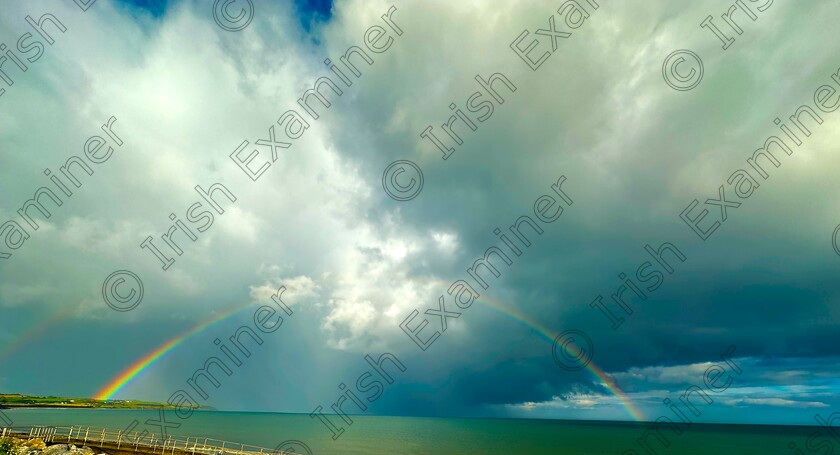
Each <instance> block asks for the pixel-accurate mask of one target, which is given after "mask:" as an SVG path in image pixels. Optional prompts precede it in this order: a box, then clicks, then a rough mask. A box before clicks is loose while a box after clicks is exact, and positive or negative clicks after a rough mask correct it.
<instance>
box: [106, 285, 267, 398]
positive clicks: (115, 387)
mask: <svg viewBox="0 0 840 455" xmlns="http://www.w3.org/2000/svg"><path fill="white" fill-rule="evenodd" d="M251 305H254V302H253V301H250V302H248V303H246V304H242V305H238V306H235V307H232V308H230V309H228V310H226V311H224V312H222V313H219V314H216V315H214V316H213V317H211V318H209V319H207V320H206V321H204V322H202V323H201V324H199V325H197V326H195V327H193V328H191V329H189V330H187V331H186V332H183V333H181V334H180V335H178V336H176V337H175V338H172V339H171V340H169V341H167V342H166V343H163V344H161V345H160V346H158V347H156V348H155V349H154V350H152V351H150V352H149V353H147V354H146V355H144V356H143V357H140V358H139V359H137V361H135V362H134V363H132V364H131V365H129V366H127V367H126V368H125V369H123V370H122V371H121V372H120V374H118V375H117V376H115V377H114V378H113V379H111V380H110V381H109V382H108V383H107V384H105V385H104V386H102V388H101V389H99V390H98V391H97V392H96V393H95V394H94V395H93V398H94V399H97V400H110V399H111V398H112V397H113V396H114V395H116V394H117V393H118V392H119V391H120V390H122V389H123V387H125V386H127V385H128V384H129V383H130V382H131V381H133V380H134V379H136V378H137V377H138V376H139V375H140V374H141V373H143V372H144V371H146V370H147V369H148V368H149V367H151V366H152V365H154V364H155V363H156V362H157V361H158V360H160V359H162V358H163V357H164V356H165V355H166V354H168V353H170V352H172V350H173V349H175V348H176V347H178V346H179V345H180V344H181V343H183V342H184V341H186V340H187V339H189V338H190V337H192V336H194V335H196V334H198V333H201V332H203V331H204V330H206V329H208V328H210V327H212V326H214V325H216V324H218V323H219V322H222V321H224V320H225V319H227V318H229V317H231V316H233V315H235V314H236V313H238V312H240V311H242V310H244V309H245V308H248V307H250V306H251Z"/></svg>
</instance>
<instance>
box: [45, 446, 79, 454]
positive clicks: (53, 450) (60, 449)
mask: <svg viewBox="0 0 840 455" xmlns="http://www.w3.org/2000/svg"><path fill="white" fill-rule="evenodd" d="M70 447H75V446H68V445H67V444H56V445H54V446H49V447H47V448H46V449H44V451H43V452H41V455H63V454H65V453H67V452H69V451H70Z"/></svg>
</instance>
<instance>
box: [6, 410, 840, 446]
mask: <svg viewBox="0 0 840 455" xmlns="http://www.w3.org/2000/svg"><path fill="white" fill-rule="evenodd" d="M3 413H4V414H5V416H6V417H7V418H9V419H11V420H12V421H13V422H14V425H15V426H29V425H44V426H71V425H74V426H76V425H84V426H91V427H98V428H108V429H114V430H120V429H123V430H124V429H127V428H129V427H130V426H131V425H132V424H134V425H135V428H134V429H133V430H132V431H140V432H142V431H143V430H146V431H149V432H150V433H156V434H160V433H161V427H166V432H167V434H171V435H174V436H179V437H186V436H190V437H205V438H215V439H221V440H226V441H234V442H236V443H244V444H250V445H255V446H260V447H266V448H270V449H274V448H276V447H278V446H281V445H284V444H285V448H288V447H293V448H294V450H295V451H296V452H300V453H305V451H303V450H302V449H301V448H302V447H303V446H301V445H300V444H305V446H306V448H307V450H308V451H309V452H310V453H311V454H312V455H398V454H405V455H415V454H417V455H419V454H434V455H477V454H506V455H517V454H523V455H524V454H528V455H538V454H539V455H542V454H546V455H549V454H550V455H566V454H568V455H584V454H586V455H601V454H610V455H623V454H628V455H630V454H634V455H635V454H639V455H648V453H649V452H647V451H645V450H644V449H642V448H641V447H640V446H639V445H638V443H637V439H638V438H641V437H642V435H643V433H644V431H645V429H646V428H648V427H650V424H647V423H636V422H595V421H572V420H527V419H472V418H438V417H377V416H350V418H351V419H352V421H353V423H352V425H347V424H344V427H345V431H344V433H343V434H341V436H340V437H339V438H338V439H335V440H333V439H332V437H331V436H332V433H331V432H330V431H329V430H328V429H327V428H326V427H325V426H324V425H322V424H321V423H320V422H318V421H317V420H316V419H312V418H310V417H309V416H308V415H306V414H276V413H256V412H219V411H195V412H194V413H193V415H191V416H190V417H189V418H187V419H181V418H179V417H177V416H175V415H174V412H172V411H166V412H165V413H164V415H163V419H161V415H160V413H161V411H158V410H113V409H43V408H42V409H11V410H3ZM335 419H336V420H338V418H337V417H336V418H335ZM161 420H163V422H162V421H161ZM135 421H136V423H134V422H135ZM174 425H178V427H177V428H175V427H174ZM682 429H683V431H682V434H680V435H677V434H675V433H673V432H672V431H671V430H669V429H668V428H667V427H666V426H663V427H662V435H663V436H664V437H665V438H666V441H665V442H667V443H668V444H669V445H668V446H666V445H665V444H663V443H662V442H658V441H657V440H656V438H655V437H654V436H649V437H648V439H647V440H648V442H649V444H650V446H651V447H652V448H653V450H654V451H653V452H650V453H654V454H657V455H666V454H672V455H728V454H731V455H749V454H755V455H775V454H779V455H782V454H785V455H790V454H797V453H802V454H805V453H818V452H809V451H807V450H806V449H805V441H806V439H807V438H808V436H809V435H810V434H812V433H814V432H815V431H820V428H819V427H808V426H780V425H717V424H716V425H708V424H693V425H692V426H691V427H690V428H685V427H682ZM822 435H823V437H821V438H819V439H816V440H815V441H816V442H814V444H817V443H819V444H822V445H823V446H826V445H828V444H830V445H832V449H831V450H832V451H833V452H826V451H825V450H827V449H822V450H820V452H819V453H840V441H835V440H832V439H831V438H830V437H828V436H826V433H825V432H824V431H823V432H822ZM821 441H828V442H821ZM290 444H291V445H290ZM792 444H793V445H792ZM791 447H795V448H797V449H799V450H801V452H795V451H794V450H793V449H792V448H791Z"/></svg>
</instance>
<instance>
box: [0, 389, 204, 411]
mask: <svg viewBox="0 0 840 455" xmlns="http://www.w3.org/2000/svg"><path fill="white" fill-rule="evenodd" d="M0 408H5V409H8V408H104V409H160V408H163V409H175V406H172V405H171V404H169V403H158V402H155V401H140V400H95V399H93V398H68V397H53V396H49V397H39V396H33V395H21V394H18V393H0ZM201 409H212V408H210V407H205V406H202V407H201Z"/></svg>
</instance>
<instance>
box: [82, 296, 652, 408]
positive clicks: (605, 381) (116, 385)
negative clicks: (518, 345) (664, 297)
mask: <svg viewBox="0 0 840 455" xmlns="http://www.w3.org/2000/svg"><path fill="white" fill-rule="evenodd" d="M477 301H478V302H480V303H482V304H484V305H486V306H487V307H489V308H492V309H494V310H496V311H497V312H499V313H501V314H503V315H505V316H508V317H510V318H511V319H513V320H515V321H517V322H519V323H520V324H522V325H524V326H526V327H528V328H530V329H532V330H535V331H536V332H537V333H538V334H539V335H540V336H541V337H542V338H544V339H545V340H546V341H548V342H549V343H551V344H554V333H553V331H551V330H549V329H547V328H546V327H544V326H543V325H542V324H540V323H539V322H537V321H534V320H532V319H530V318H529V317H527V316H526V315H525V314H523V313H522V312H521V311H519V310H517V309H514V308H509V307H506V306H504V305H502V304H500V303H498V302H496V301H494V300H491V299H488V298H487V297H486V296H485V297H482V298H479V299H478V300H477ZM251 305H253V302H249V303H247V304H245V305H240V306H237V307H233V308H231V309H229V310H227V311H225V312H223V313H220V314H218V315H215V316H214V317H212V318H210V319H208V320H206V321H204V322H202V323H201V324H199V325H197V326H195V327H193V328H192V329H190V330H188V331H186V332H184V333H182V334H180V335H178V336H177V337H175V338H173V339H171V340H169V341H167V342H166V343H163V344H162V345H160V346H158V347H157V348H155V349H154V350H152V351H150V352H149V353H147V354H146V355H144V356H143V357H141V358H140V359H138V360H137V361H135V362H134V363H133V364H131V365H129V366H128V367H126V368H125V369H124V370H122V371H121V372H120V374H118V375H117V376H115V377H114V378H113V379H112V380H111V381H109V382H108V383H107V384H105V385H104V386H103V387H102V388H101V389H100V390H99V391H97V392H96V393H95V394H94V396H93V398H95V399H98V400H110V399H111V398H112V397H113V396H114V395H116V394H117V393H118V392H119V391H120V390H122V389H123V388H124V387H125V386H127V385H128V384H129V383H131V381H133V380H134V379H136V378H137V377H138V376H139V375H140V374H141V373H143V372H144V371H145V370H147V369H148V368H149V367H151V366H152V365H154V364H155V363H156V362H157V361H159V360H160V359H162V358H163V357H164V356H165V355H166V354H168V353H169V352H171V351H172V350H173V349H175V348H176V347H178V346H179V345H180V344H181V343H183V342H184V341H185V340H187V339H188V338H190V337H192V336H194V335H196V334H198V333H200V332H202V331H204V330H206V329H207V328H209V327H211V326H213V325H215V324H217V323H219V322H221V321H223V320H225V319H227V318H229V317H231V316H233V315H234V314H236V313H238V312H239V311H241V310H243V309H245V308H247V307H249V306H251ZM586 369H587V371H589V372H590V373H591V374H592V376H594V377H595V379H597V381H598V382H599V383H600V384H601V385H602V386H603V387H604V388H606V389H607V390H609V391H610V393H612V394H613V395H614V396H615V397H616V398H617V399H618V400H619V402H620V403H621V404H622V406H623V407H624V408H625V409H626V410H627V412H628V413H629V414H630V416H631V417H632V418H633V419H635V420H636V421H639V422H641V421H644V414H643V413H642V411H641V410H640V409H639V408H638V407H637V406H636V405H635V404H634V403H633V401H632V400H631V399H630V398H629V397H628V396H627V394H625V393H624V392H623V391H622V390H621V388H620V387H619V386H618V384H616V383H615V381H614V380H613V379H612V378H611V377H610V376H609V374H607V372H605V371H604V370H603V369H601V368H600V367H598V366H597V365H596V364H595V362H592V361H590V362H589V363H588V364H587V366H586Z"/></svg>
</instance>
